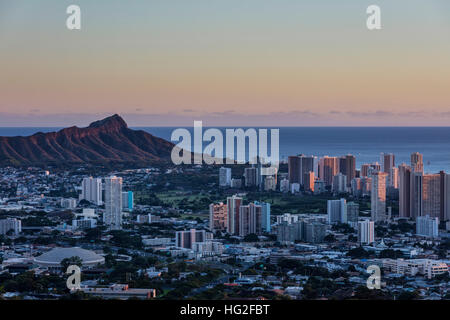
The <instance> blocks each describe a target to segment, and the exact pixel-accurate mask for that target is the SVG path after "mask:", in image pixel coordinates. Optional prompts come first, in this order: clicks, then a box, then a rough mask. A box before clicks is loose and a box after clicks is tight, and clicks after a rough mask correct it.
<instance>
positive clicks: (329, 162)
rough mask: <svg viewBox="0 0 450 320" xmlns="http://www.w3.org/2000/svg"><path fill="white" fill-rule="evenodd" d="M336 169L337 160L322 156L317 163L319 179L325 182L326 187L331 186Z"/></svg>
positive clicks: (337, 165) (337, 167) (337, 166)
mask: <svg viewBox="0 0 450 320" xmlns="http://www.w3.org/2000/svg"><path fill="white" fill-rule="evenodd" d="M338 169H339V161H338V158H336V157H328V156H324V157H323V158H321V159H320V161H319V178H320V179H321V180H323V181H324V182H325V185H326V186H331V185H332V183H333V177H334V176H335V175H336V174H337V172H338Z"/></svg>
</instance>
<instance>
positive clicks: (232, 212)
mask: <svg viewBox="0 0 450 320" xmlns="http://www.w3.org/2000/svg"><path fill="white" fill-rule="evenodd" d="M241 205H242V198H240V197H238V196H236V195H234V196H232V197H228V198H227V218H228V226H227V232H228V233H230V234H239V212H240V211H239V208H240V206H241Z"/></svg>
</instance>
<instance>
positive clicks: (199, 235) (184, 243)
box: [175, 229, 211, 249]
mask: <svg viewBox="0 0 450 320" xmlns="http://www.w3.org/2000/svg"><path fill="white" fill-rule="evenodd" d="M208 234H209V235H211V233H208ZM206 240H207V233H206V231H205V230H196V229H191V230H185V231H177V232H176V233H175V246H176V247H178V248H185V249H192V247H193V245H194V244H195V243H198V242H205V241H206Z"/></svg>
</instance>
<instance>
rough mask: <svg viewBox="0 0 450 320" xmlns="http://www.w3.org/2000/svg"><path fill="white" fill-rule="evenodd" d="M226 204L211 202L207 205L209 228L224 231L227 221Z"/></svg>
mask: <svg viewBox="0 0 450 320" xmlns="http://www.w3.org/2000/svg"><path fill="white" fill-rule="evenodd" d="M227 215H228V211H227V205H226V204H223V203H222V202H220V203H211V204H210V205H209V230H211V231H213V232H214V231H225V230H226V229H227V223H228V218H227Z"/></svg>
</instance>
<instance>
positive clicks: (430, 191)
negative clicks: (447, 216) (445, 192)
mask: <svg viewBox="0 0 450 320" xmlns="http://www.w3.org/2000/svg"><path fill="white" fill-rule="evenodd" d="M420 215H421V216H425V215H429V216H430V217H432V218H439V219H441V218H442V219H443V218H444V217H443V216H442V217H441V175H440V174H439V173H437V174H424V175H423V176H422V209H421V211H420Z"/></svg>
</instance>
